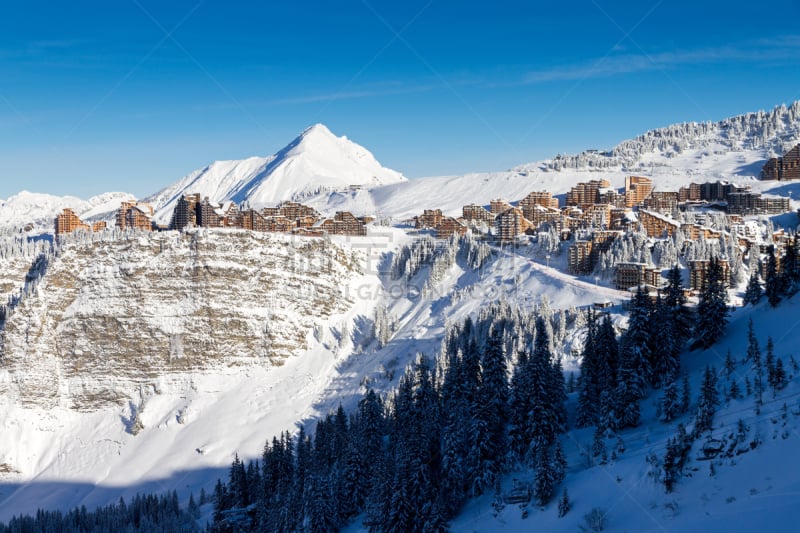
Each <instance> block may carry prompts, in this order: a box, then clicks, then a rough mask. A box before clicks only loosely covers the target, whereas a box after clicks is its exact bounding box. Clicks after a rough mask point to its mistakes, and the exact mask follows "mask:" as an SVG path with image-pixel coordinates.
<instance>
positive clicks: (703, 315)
mask: <svg viewBox="0 0 800 533" xmlns="http://www.w3.org/2000/svg"><path fill="white" fill-rule="evenodd" d="M727 301H728V292H727V290H726V289H725V283H724V279H723V276H722V267H721V266H720V263H719V261H718V260H717V259H716V258H714V257H712V258H711V259H710V261H709V266H708V272H707V273H706V283H705V285H704V286H703V290H702V291H701V293H700V302H699V303H698V305H697V326H696V327H695V331H694V337H695V341H694V345H695V346H696V347H701V348H709V347H711V345H713V344H714V343H715V342H717V339H719V338H720V336H721V335H722V333H723V332H724V331H725V328H726V327H727V325H728V312H729V309H728V305H727Z"/></svg>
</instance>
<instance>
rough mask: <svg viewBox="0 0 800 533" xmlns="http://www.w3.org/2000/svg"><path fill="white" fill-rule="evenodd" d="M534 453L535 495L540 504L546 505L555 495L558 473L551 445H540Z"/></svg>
mask: <svg viewBox="0 0 800 533" xmlns="http://www.w3.org/2000/svg"><path fill="white" fill-rule="evenodd" d="M534 453H535V454H536V459H535V462H534V466H535V469H536V471H535V474H534V478H533V495H534V496H535V497H536V499H537V500H538V501H539V504H540V505H545V504H546V503H547V502H549V501H550V498H552V497H553V492H554V491H555V487H556V485H557V473H556V470H555V467H554V464H553V456H552V453H551V451H550V446H545V445H542V446H539V447H538V449H537V450H536V451H535V452H534Z"/></svg>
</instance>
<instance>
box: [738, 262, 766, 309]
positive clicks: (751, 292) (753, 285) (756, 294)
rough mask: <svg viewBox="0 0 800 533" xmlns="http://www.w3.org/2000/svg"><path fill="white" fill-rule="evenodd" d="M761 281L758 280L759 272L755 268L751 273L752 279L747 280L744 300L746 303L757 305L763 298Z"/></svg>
mask: <svg viewBox="0 0 800 533" xmlns="http://www.w3.org/2000/svg"><path fill="white" fill-rule="evenodd" d="M761 294H762V290H761V282H760V281H759V280H758V272H757V271H756V270H753V273H752V274H750V279H749V280H748V282H747V289H746V290H745V292H744V298H743V299H742V302H743V303H744V305H748V304H750V305H756V304H757V303H758V301H759V300H761Z"/></svg>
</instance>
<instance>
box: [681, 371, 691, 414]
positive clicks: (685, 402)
mask: <svg viewBox="0 0 800 533" xmlns="http://www.w3.org/2000/svg"><path fill="white" fill-rule="evenodd" d="M691 397H692V391H691V388H690V386H689V375H688V374H684V375H683V380H682V382H681V403H680V406H681V409H680V412H681V413H685V412H687V411H688V410H689V403H690V401H691Z"/></svg>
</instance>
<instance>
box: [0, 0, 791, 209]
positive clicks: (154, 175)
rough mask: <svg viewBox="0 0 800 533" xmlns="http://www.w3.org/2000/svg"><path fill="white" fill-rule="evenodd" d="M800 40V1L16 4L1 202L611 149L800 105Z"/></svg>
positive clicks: (4, 73) (445, 168)
mask: <svg viewBox="0 0 800 533" xmlns="http://www.w3.org/2000/svg"><path fill="white" fill-rule="evenodd" d="M540 4H541V5H540ZM547 4H552V5H547ZM798 20H800V2H798V1H797V0H792V1H790V0H787V1H782V2H781V1H778V2H767V3H765V4H762V5H757V3H755V2H750V1H748V2H737V1H727V2H721V1H710V2H696V1H695V2H683V1H678V0H669V1H667V0H664V1H660V2H653V1H651V0H644V1H642V2H619V1H614V2H612V1H611V0H589V1H578V0H575V1H572V0H564V1H561V2H546V3H545V2H542V3H538V2H530V1H503V0H498V1H496V2H492V3H491V5H489V3H488V2H468V1H460V2H454V1H444V0H406V1H404V2H387V1H378V0H368V1H361V0H354V1H347V0H342V1H330V0H329V1H319V2H309V1H298V2H251V1H238V0H231V1H223V0H205V1H201V2H198V1H184V0H171V1H170V2H163V1H154V0H115V1H113V2H109V1H107V0H106V1H103V2H100V1H94V0H82V1H80V2H69V3H67V2H61V1H58V2H56V1H38V0H31V1H29V2H9V3H6V5H4V6H3V16H2V18H0V157H1V158H2V164H0V198H5V197H8V196H10V195H11V194H14V193H16V192H18V191H20V190H22V189H27V190H33V191H37V192H50V193H53V194H59V195H63V194H73V195H77V196H81V197H88V196H91V195H93V194H98V193H101V192H105V191H110V190H122V191H128V192H132V193H134V194H136V195H137V196H140V197H142V196H146V195H148V194H150V193H153V192H155V191H157V190H158V189H160V188H162V187H164V186H166V185H168V184H169V183H171V182H173V181H175V180H177V179H178V178H180V177H181V176H183V175H185V174H187V173H189V172H190V171H192V170H194V169H195V168H199V167H202V166H204V165H206V164H207V163H209V162H211V161H213V160H216V159H235V158H242V157H247V156H251V155H268V154H271V153H274V152H275V151H277V150H278V149H280V148H281V147H282V146H283V145H285V144H286V143H288V142H289V141H290V140H291V139H292V138H294V137H295V136H296V135H297V134H298V133H299V132H300V131H301V130H303V129H304V128H305V127H307V126H308V125H310V124H313V123H316V122H322V123H325V124H326V125H328V127H329V128H330V129H331V130H332V131H333V132H334V133H335V134H337V135H347V136H348V137H349V138H351V139H353V140H354V141H356V142H358V143H359V144H362V145H364V146H365V147H366V148H368V149H369V150H371V151H372V152H373V153H374V154H375V155H376V157H377V158H378V160H379V161H381V162H382V163H383V164H384V165H386V166H389V167H391V168H394V169H396V170H399V171H401V172H403V173H405V174H406V175H407V176H408V177H411V178H413V177H419V176H430V175H441V174H454V173H464V172H470V171H484V170H503V169H507V168H509V167H512V166H514V165H516V164H520V163H525V162H530V161H535V160H538V159H543V158H546V157H550V156H552V155H554V154H556V153H573V152H577V151H580V150H583V149H587V148H609V147H612V146H614V145H615V144H616V143H617V142H619V141H621V140H623V139H626V138H629V137H632V136H635V135H638V134H639V133H642V132H644V131H646V130H648V129H652V128H656V127H659V126H664V125H668V124H671V123H674V122H680V121H687V120H698V121H703V120H718V119H721V118H724V117H727V116H730V115H735V114H739V113H742V112H746V111H755V110H759V109H769V108H772V107H773V106H775V105H779V104H781V103H789V102H791V101H793V100H797V99H800V68H798V67H799V66H800V60H799V59H798V58H800V26H798V24H797V21H798Z"/></svg>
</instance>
